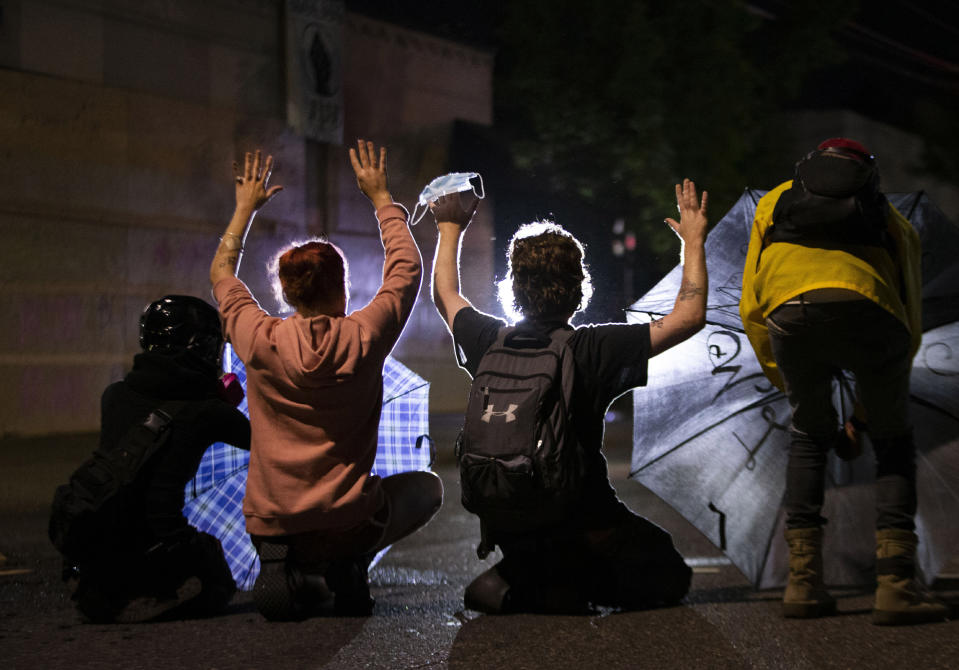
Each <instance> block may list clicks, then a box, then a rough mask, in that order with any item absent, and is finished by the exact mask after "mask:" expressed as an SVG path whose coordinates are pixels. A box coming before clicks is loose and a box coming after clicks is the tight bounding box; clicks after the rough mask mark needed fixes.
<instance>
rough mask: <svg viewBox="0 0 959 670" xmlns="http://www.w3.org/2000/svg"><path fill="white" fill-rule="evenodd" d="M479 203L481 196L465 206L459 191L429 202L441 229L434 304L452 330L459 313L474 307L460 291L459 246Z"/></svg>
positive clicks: (434, 269)
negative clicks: (462, 203)
mask: <svg viewBox="0 0 959 670" xmlns="http://www.w3.org/2000/svg"><path fill="white" fill-rule="evenodd" d="M478 204H479V199H476V198H474V199H473V202H472V204H471V205H470V206H469V207H468V208H465V209H464V208H463V207H462V205H461V204H460V194H459V193H453V194H451V195H445V196H443V197H441V198H439V199H438V200H437V201H436V202H435V203H431V205H430V209H431V210H432V211H433V216H434V218H435V219H436V230H437V232H438V235H437V240H436V255H435V256H434V257H433V285H432V297H433V304H434V305H436V310H437V311H438V312H439V313H440V316H441V317H442V318H443V321H445V322H446V326H447V327H448V328H449V330H450V332H451V333H452V332H453V320H454V319H455V318H456V314H457V312H459V311H460V310H461V309H463V308H464V307H472V303H470V301H469V300H467V299H466V297H465V296H464V295H463V294H462V292H461V290H460V247H461V246H462V241H463V234H464V233H465V232H466V227H467V226H469V223H470V221H471V220H472V219H473V214H474V213H475V212H476V207H477V205H478Z"/></svg>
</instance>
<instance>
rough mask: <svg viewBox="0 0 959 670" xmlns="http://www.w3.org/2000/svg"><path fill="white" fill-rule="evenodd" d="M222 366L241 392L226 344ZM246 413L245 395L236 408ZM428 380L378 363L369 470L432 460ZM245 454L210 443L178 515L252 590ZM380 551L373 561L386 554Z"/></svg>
mask: <svg viewBox="0 0 959 670" xmlns="http://www.w3.org/2000/svg"><path fill="white" fill-rule="evenodd" d="M223 369H224V371H225V372H232V373H233V374H235V375H236V376H237V377H238V379H239V381H240V383H241V384H242V386H243V389H244V390H246V369H245V368H244V367H243V363H242V362H241V361H240V359H239V358H237V356H236V354H235V353H233V350H232V347H229V345H227V348H226V350H225V351H224V355H223ZM238 408H239V409H240V411H242V412H243V413H244V414H246V415H247V416H249V410H248V409H247V404H246V398H245V397H244V399H243V401H242V402H241V403H240V405H239V406H238ZM428 434H429V382H427V381H426V380H424V379H423V378H422V377H420V376H419V375H417V374H416V373H414V372H413V371H411V370H410V369H408V368H407V367H405V366H404V365H403V364H402V363H400V362H399V361H397V360H396V359H395V358H392V357H387V359H386V361H385V363H384V365H383V410H382V413H381V415H380V425H379V437H378V444H377V449H376V460H375V462H374V464H373V470H372V473H373V474H375V475H379V476H381V477H386V476H389V475H392V474H396V473H399V472H408V471H410V470H428V469H429V467H430V465H431V464H432V462H433V450H432V443H431V441H430V439H429V435H428ZM249 461H250V454H249V452H247V451H244V450H242V449H237V448H236V447H233V446H231V445H228V444H224V443H223V442H217V443H215V444H213V445H212V446H211V447H210V448H209V449H207V451H206V453H205V454H204V455H203V459H202V460H201V461H200V466H199V468H198V469H197V473H196V476H195V477H194V478H193V479H192V480H191V481H190V482H188V483H187V486H186V491H185V496H186V502H185V504H184V507H183V513H184V514H185V515H186V517H187V520H188V521H189V522H190V523H191V524H192V525H194V526H196V527H197V528H198V529H199V530H202V531H205V532H207V533H210V534H211V535H213V536H215V537H216V538H218V539H219V540H220V543H221V544H222V545H223V553H224V555H225V556H226V560H227V563H228V564H229V565H230V570H231V572H232V573H233V579H234V581H236V584H237V587H238V588H240V589H243V590H249V589H252V588H253V582H255V581H256V577H257V575H258V574H259V572H260V562H259V558H258V557H257V554H256V550H255V549H254V548H253V543H252V542H251V541H250V536H249V535H247V532H246V521H245V519H244V517H243V509H242V507H243V495H244V493H245V491H246V475H247V469H248V467H249ZM388 549H389V547H387V548H386V549H384V550H383V551H381V552H380V553H379V554H378V555H377V556H376V558H375V559H374V560H373V562H372V564H371V567H372V565H375V564H376V563H377V562H378V561H379V559H380V558H382V557H383V555H384V554H385V553H386V552H387V550H388Z"/></svg>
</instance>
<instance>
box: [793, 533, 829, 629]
mask: <svg viewBox="0 0 959 670" xmlns="http://www.w3.org/2000/svg"><path fill="white" fill-rule="evenodd" d="M786 542H787V543H788V544H789V582H788V583H787V584H786V592H785V593H784V594H783V616H785V617H788V618H797V619H811V618H814V617H821V616H828V615H830V614H835V613H836V600H835V599H834V598H833V597H832V596H831V595H829V592H828V591H826V589H825V588H823V583H822V579H823V577H822V574H823V573H822V528H792V529H788V528H787V529H786Z"/></svg>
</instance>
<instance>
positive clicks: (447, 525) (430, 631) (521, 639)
mask: <svg viewBox="0 0 959 670" xmlns="http://www.w3.org/2000/svg"><path fill="white" fill-rule="evenodd" d="M454 424H455V422H451V421H449V420H448V419H447V418H445V417H440V418H438V419H437V420H436V421H435V422H434V424H433V433H434V437H435V438H436V440H437V443H438V444H437V447H438V451H439V454H440V457H439V459H438V464H437V470H438V472H439V473H440V475H441V476H442V477H443V481H444V484H445V486H446V501H445V503H444V505H443V508H442V509H441V511H440V513H439V514H438V516H437V517H436V519H434V520H433V522H432V523H430V525H429V526H427V527H426V528H425V529H423V530H422V531H421V532H420V533H418V534H416V535H414V536H413V537H410V538H407V539H405V540H403V541H401V542H400V543H398V544H397V545H395V546H394V547H393V549H392V550H391V551H390V552H389V553H388V554H387V556H386V558H385V559H384V560H383V561H382V562H381V564H380V565H379V566H377V567H376V568H375V569H374V570H373V572H372V574H371V585H372V592H373V595H374V596H375V598H376V608H375V612H374V614H373V616H371V617H369V618H355V619H351V618H344V619H312V620H308V621H304V622H298V623H268V622H267V621H265V620H264V619H263V618H262V617H261V616H260V615H259V614H258V613H257V612H256V610H255V609H254V607H253V604H252V601H251V599H250V596H249V594H246V593H240V594H238V595H237V597H236V598H235V599H234V601H233V603H232V605H231V606H230V608H229V609H228V610H227V612H226V613H225V614H223V615H222V616H219V617H216V618H212V619H205V620H193V621H172V622H163V623H149V624H138V625H113V626H106V625H89V624H81V623H80V622H79V621H78V619H77V616H76V614H75V612H74V610H73V608H72V605H71V603H70V601H69V599H68V597H67V594H66V592H65V590H64V588H63V586H62V585H61V584H60V582H59V559H58V556H57V554H56V552H55V550H54V549H53V548H52V546H50V545H49V542H48V540H47V538H46V516H47V506H48V504H49V500H50V498H51V496H52V492H53V489H54V488H55V487H56V485H57V484H59V483H61V482H62V481H65V480H66V478H67V476H68V475H69V473H70V472H71V471H72V470H73V468H74V467H76V465H77V464H79V463H80V462H81V461H82V460H83V458H85V457H86V456H87V455H88V453H89V451H90V450H92V448H93V446H94V445H95V436H90V435H80V436H67V437H62V436H61V437H56V438H39V439H30V440H25V439H13V438H5V439H2V440H0V553H2V555H3V558H0V669H2V670H8V669H21V668H23V669H32V668H131V669H132V668H183V669H186V668H271V669H272V668H344V669H352V668H390V669H393V668H410V669H412V668H470V669H473V668H480V669H485V668H549V669H550V670H558V669H561V668H603V669H604V670H612V669H617V668H810V669H812V668H817V669H818V668H870V669H881V668H900V667H911V668H915V669H919V668H923V669H925V668H959V622H957V621H955V620H952V621H949V622H947V623H942V624H930V625H924V626H915V627H905V628H880V627H876V626H873V625H872V624H871V623H870V618H869V610H870V607H871V594H870V593H869V592H868V591H863V590H855V589H846V590H836V591H835V592H834V593H835V595H837V596H838V598H839V609H840V613H839V615H837V616H834V617H829V618H825V619H818V620H812V621H796V620H784V619H782V618H781V617H780V614H779V607H780V598H781V595H782V594H781V592H779V591H763V592H756V591H754V590H753V589H752V588H751V587H750V586H749V584H748V583H747V582H746V580H745V579H744V578H743V577H742V575H741V574H740V573H739V572H738V570H736V569H735V568H734V567H732V566H730V565H728V563H727V562H726V561H725V560H724V559H723V558H722V555H721V554H720V552H719V551H718V550H717V549H715V548H714V547H713V546H712V544H710V543H709V542H708V541H707V540H706V539H705V538H704V537H703V536H702V535H701V534H700V533H699V532H698V531H696V530H695V529H694V528H693V527H692V526H690V525H689V524H688V523H687V522H686V521H685V520H683V519H682V518H681V517H679V516H678V515H677V514H676V513H675V512H673V511H672V510H671V509H670V508H669V507H668V506H666V505H665V504H664V503H662V502H661V501H659V500H658V499H657V498H656V497H655V496H654V495H652V494H651V493H650V492H648V491H647V490H646V489H644V488H643V487H641V486H640V485H638V484H637V483H635V482H632V481H628V480H627V479H626V474H627V472H628V453H629V443H630V441H631V440H630V428H629V425H628V422H622V423H617V424H613V425H612V426H611V427H610V430H609V434H608V437H607V455H608V457H609V459H610V463H611V477H612V479H613V483H614V485H615V486H616V488H617V490H618V491H619V493H620V495H621V497H622V498H623V499H624V500H625V501H626V502H627V503H628V504H629V505H630V507H632V508H633V509H634V510H636V511H638V512H640V513H641V514H643V515H644V516H647V517H648V518H650V519H652V520H653V521H655V522H656V523H659V524H660V525H662V526H663V527H665V528H666V529H667V530H669V531H670V532H672V533H673V535H674V538H675V541H676V544H677V546H678V548H679V549H680V551H681V552H682V553H683V555H684V556H686V557H687V558H688V560H689V561H690V563H691V564H692V565H693V566H694V571H695V574H694V577H693V585H692V591H691V593H690V594H689V596H688V597H687V601H686V602H685V603H684V604H682V605H680V606H677V607H671V608H666V609H657V610H648V611H641V612H629V613H617V612H611V611H603V612H599V613H597V614H595V615H592V616H578V617H572V616H536V615H515V616H505V617H489V616H482V615H479V614H477V613H476V612H471V611H464V609H463V601H462V593H463V588H464V587H465V586H466V584H467V583H469V581H470V579H471V578H472V577H473V576H475V575H476V574H478V573H479V572H481V571H482V570H484V569H485V568H486V567H488V566H490V565H492V563H493V562H494V561H495V560H496V557H495V556H491V557H490V558H488V559H487V560H486V561H480V560H479V559H477V558H476V554H475V550H474V548H475V543H476V540H477V536H478V525H477V523H476V521H475V520H474V518H473V517H471V515H469V514H467V513H466V512H465V511H464V510H463V509H462V507H461V506H460V504H459V487H458V483H457V477H456V472H455V468H454V466H453V464H452V462H451V458H450V456H449V450H450V445H451V437H452V434H453V431H454V430H455V425H454ZM954 567H955V564H953V565H952V566H950V570H949V574H947V575H946V578H945V579H940V581H939V584H938V587H939V588H940V589H942V590H941V591H940V595H941V596H943V597H944V598H946V599H947V601H948V602H950V604H951V605H952V607H953V613H954V614H957V605H959V579H957V578H956V576H952V573H953V572H954V570H953V569H952V568H954Z"/></svg>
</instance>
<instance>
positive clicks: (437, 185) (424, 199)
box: [410, 172, 486, 226]
mask: <svg viewBox="0 0 959 670" xmlns="http://www.w3.org/2000/svg"><path fill="white" fill-rule="evenodd" d="M472 179H478V180H479V191H478V192H477V190H476V187H475V186H474V185H473V183H472V181H471V180H472ZM463 191H472V192H473V195H475V196H476V197H477V198H479V199H480V200H482V199H483V198H485V197H486V192H485V191H484V190H483V178H482V177H481V176H480V175H479V173H478V172H451V173H449V174H444V175H443V176H441V177H437V178H436V179H434V180H433V181H431V182H430V183H429V184H427V185H426V188H424V189H423V192H422V193H420V197H419V199H418V200H417V201H416V207H415V208H414V209H413V220H412V222H411V223H410V225H413V226H415V225H416V224H417V223H419V221H420V219H422V218H423V215H424V214H426V210H427V209H429V205H430V203H431V202H436V201H437V200H438V199H439V198H441V197H442V196H444V195H449V194H450V193H461V192H463ZM420 207H423V211H422V212H421V213H420V215H419V216H417V215H416V212H417V210H418V209H419V208H420Z"/></svg>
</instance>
